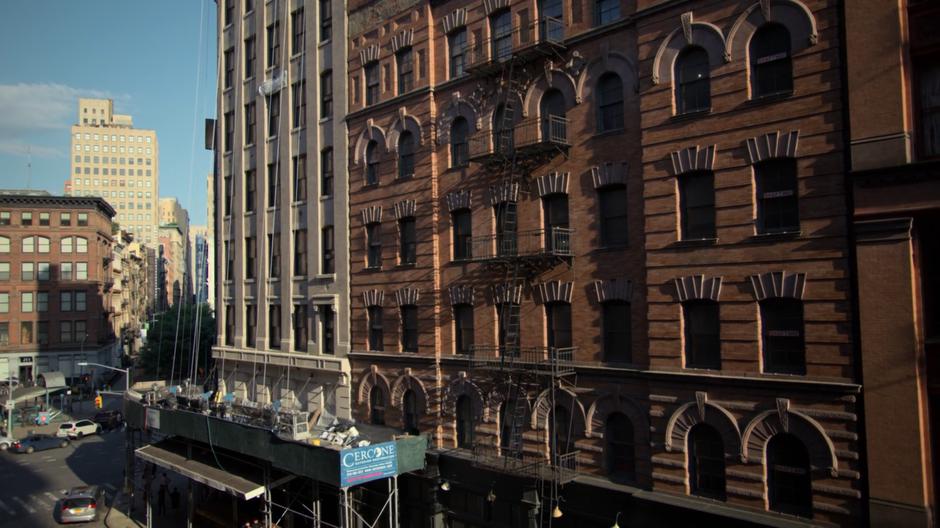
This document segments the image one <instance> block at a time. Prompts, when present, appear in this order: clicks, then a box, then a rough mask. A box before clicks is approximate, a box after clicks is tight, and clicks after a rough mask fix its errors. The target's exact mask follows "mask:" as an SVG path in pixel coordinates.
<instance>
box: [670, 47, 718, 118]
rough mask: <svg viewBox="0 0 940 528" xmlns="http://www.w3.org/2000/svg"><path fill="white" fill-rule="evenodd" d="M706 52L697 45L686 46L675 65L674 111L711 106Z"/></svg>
mask: <svg viewBox="0 0 940 528" xmlns="http://www.w3.org/2000/svg"><path fill="white" fill-rule="evenodd" d="M709 75H710V72H709V64H708V53H707V52H706V51H705V50H704V49H702V48H699V47H697V46H690V47H687V48H686V49H684V50H683V51H682V53H680V54H679V57H678V58H677V59H676V65H675V79H674V82H675V86H676V111H677V113H679V114H685V113H688V112H698V111H701V110H708V109H709V108H711V86H710V85H711V81H710V80H709Z"/></svg>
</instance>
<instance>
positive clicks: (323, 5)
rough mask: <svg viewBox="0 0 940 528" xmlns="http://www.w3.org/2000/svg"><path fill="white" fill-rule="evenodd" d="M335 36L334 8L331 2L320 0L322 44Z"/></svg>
mask: <svg viewBox="0 0 940 528" xmlns="http://www.w3.org/2000/svg"><path fill="white" fill-rule="evenodd" d="M332 36H333V7H332V3H331V2H330V0H320V42H324V41H327V40H330V38H331V37H332Z"/></svg>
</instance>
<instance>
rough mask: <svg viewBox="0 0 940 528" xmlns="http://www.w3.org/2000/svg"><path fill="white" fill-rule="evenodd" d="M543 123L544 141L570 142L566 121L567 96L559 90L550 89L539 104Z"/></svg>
mask: <svg viewBox="0 0 940 528" xmlns="http://www.w3.org/2000/svg"><path fill="white" fill-rule="evenodd" d="M539 115H540V117H541V123H542V130H541V132H542V141H546V142H547V141H550V142H560V143H563V142H565V141H567V140H568V131H567V121H566V119H565V96H564V95H562V93H561V91H560V90H558V89H557V88H552V89H549V90H548V91H547V92H545V95H543V96H542V100H541V101H540V103H539Z"/></svg>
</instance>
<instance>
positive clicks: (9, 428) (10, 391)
mask: <svg viewBox="0 0 940 528" xmlns="http://www.w3.org/2000/svg"><path fill="white" fill-rule="evenodd" d="M6 360H7V403H6V410H7V436H9V437H10V438H13V409H15V408H16V402H15V401H14V400H13V371H12V370H11V369H10V358H6Z"/></svg>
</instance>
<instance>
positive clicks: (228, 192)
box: [222, 176, 234, 216]
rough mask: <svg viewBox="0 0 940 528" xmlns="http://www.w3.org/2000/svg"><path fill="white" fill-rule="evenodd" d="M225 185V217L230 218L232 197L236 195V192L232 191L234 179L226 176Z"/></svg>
mask: <svg viewBox="0 0 940 528" xmlns="http://www.w3.org/2000/svg"><path fill="white" fill-rule="evenodd" d="M223 185H224V189H223V191H222V192H223V194H224V197H225V204H224V207H225V216H229V215H231V214H232V195H233V194H234V191H233V190H232V177H231V176H226V177H225V181H224V183H223Z"/></svg>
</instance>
